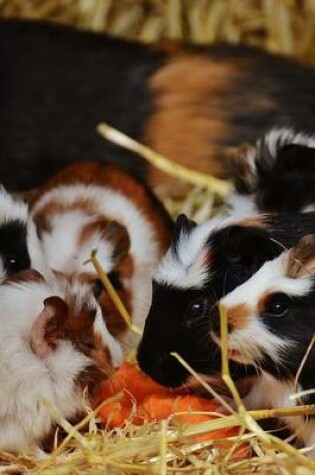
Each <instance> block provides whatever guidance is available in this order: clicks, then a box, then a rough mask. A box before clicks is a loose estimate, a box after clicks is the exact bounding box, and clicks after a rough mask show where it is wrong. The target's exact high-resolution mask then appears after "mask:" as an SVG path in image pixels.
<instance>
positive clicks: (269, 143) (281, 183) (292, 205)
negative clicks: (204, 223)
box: [230, 128, 315, 213]
mask: <svg viewBox="0 0 315 475" xmlns="http://www.w3.org/2000/svg"><path fill="white" fill-rule="evenodd" d="M233 163H234V165H235V171H234V181H235V185H236V190H237V191H236V193H233V194H232V196H231V198H230V204H231V206H232V208H234V209H237V210H239V211H240V210H241V209H242V208H245V210H246V211H248V210H256V211H257V212H277V213H279V212H298V211H300V212H304V211H310V210H314V208H315V137H314V136H311V135H308V134H305V133H302V132H296V131H294V130H293V129H286V128H275V129H272V130H270V131H269V132H268V133H267V134H266V135H265V136H263V137H262V138H261V139H259V140H258V141H257V143H256V145H244V146H242V147H240V149H239V152H238V154H237V156H236V159H235V161H234V162H233Z"/></svg>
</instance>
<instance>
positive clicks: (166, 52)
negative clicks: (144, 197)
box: [0, 19, 315, 190]
mask: <svg viewBox="0 0 315 475" xmlns="http://www.w3.org/2000/svg"><path fill="white" fill-rule="evenodd" d="M0 45H1V47H0V62H1V75H0V81H1V89H2V97H1V108H0V122H1V130H0V156H1V163H0V176H1V180H2V181H3V183H4V184H5V185H6V186H7V187H8V189H10V190H13V189H17V190H22V189H25V190H27V189H30V188H35V187H37V186H39V185H40V184H41V183H42V182H43V181H44V180H45V179H47V178H48V177H49V176H51V175H52V174H53V173H55V172H56V171H57V170H58V169H60V168H61V167H63V166H66V165H68V164H70V163H71V162H74V161H81V160H83V161H84V160H86V157H93V158H94V159H95V160H98V161H103V160H104V161H105V162H109V161H111V162H112V163H115V164H116V165H120V166H123V167H124V168H125V169H126V170H128V171H129V172H132V173H134V174H136V175H137V176H138V177H139V176H141V177H142V178H143V177H145V176H146V175H148V179H149V181H150V183H151V184H156V183H160V182H161V180H162V179H163V180H166V179H167V177H166V176H165V175H161V172H158V171H157V170H156V169H155V168H154V167H146V165H145V163H144V161H143V160H142V159H140V158H139V157H137V156H136V155H135V154H132V153H131V152H127V151H126V150H124V149H122V148H120V147H117V146H114V145H112V144H110V143H109V142H107V141H105V140H103V139H102V138H101V137H99V136H98V135H97V134H96V131H95V128H96V126H97V124H98V123H99V122H101V121H106V122H108V123H110V124H111V125H113V126H114V127H116V128H118V129H119V130H121V131H122V132H124V133H126V134H128V135H130V136H131V137H133V138H135V139H137V140H139V141H140V142H143V143H145V144H146V145H148V146H150V147H151V148H152V149H153V150H156V151H157V152H159V153H162V154H164V155H165V156H167V157H169V158H171V159H173V160H175V161H176V162H178V163H180V164H182V165H186V166H189V167H191V168H195V169H198V170H199V171H203V172H205V173H210V174H212V175H216V176H221V177H227V176H231V173H232V170H231V169H230V152H231V147H232V148H234V147H236V146H238V145H239V144H240V143H243V142H254V141H255V140H256V139H258V138H259V137H261V136H262V135H263V134H264V133H265V130H267V129H269V128H270V127H273V126H274V125H279V126H298V127H299V128H301V130H304V129H305V130H308V129H309V127H310V124H312V123H313V119H314V109H315V73H314V68H313V67H311V66H309V67H308V66H305V65H302V64H301V63H299V62H297V61H294V60H293V59H289V58H285V57H283V56H279V55H273V54H270V53H266V52H263V51H261V50H260V49H255V48H252V47H247V46H240V45H227V44H214V45H208V46H200V45H199V46H192V45H179V44H174V45H171V44H168V45H167V46H166V45H164V46H163V45H161V46H160V47H159V46H157V45H154V46H151V45H145V44H141V43H138V42H132V41H126V40H122V39H117V38H110V37H108V36H106V35H105V34H99V33H98V34H96V33H91V32H87V31H82V30H75V29H74V28H71V27H69V26H61V25H56V24H52V23H43V22H34V21H22V20H8V19H1V22H0ZM38 45H40V48H39V47H38ZM284 78H285V80H284ZM17 170H18V173H17Z"/></svg>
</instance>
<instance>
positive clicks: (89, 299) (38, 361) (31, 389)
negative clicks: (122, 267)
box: [0, 269, 122, 456]
mask: <svg viewBox="0 0 315 475" xmlns="http://www.w3.org/2000/svg"><path fill="white" fill-rule="evenodd" d="M0 302H1V310H0V327H1V332H0V361H1V364H0V448H1V449H2V450H7V451H15V452H32V453H35V454H36V455H37V456H41V455H43V454H42V452H41V449H42V444H43V442H44V439H45V438H46V437H47V436H48V435H49V433H50V432H51V431H52V430H53V429H54V427H55V421H54V419H53V417H52V415H51V414H50V412H49V410H47V409H46V408H45V407H44V406H43V405H42V404H41V398H42V399H44V400H46V401H48V403H50V404H51V405H52V406H53V407H54V408H56V409H57V410H58V411H59V413H60V414H61V415H62V416H63V417H64V418H67V419H70V418H75V417H76V416H79V415H82V414H84V412H85V404H86V403H85V402H84V399H83V391H84V389H85V388H87V389H88V393H89V395H90V397H91V401H92V400H93V401H95V402H96V400H97V395H98V385H99V383H100V382H101V381H102V380H104V379H106V378H107V377H108V376H110V375H111V374H112V373H113V368H114V367H116V366H118V365H119V364H120V363H121V360H122V350H121V348H120V347H119V345H118V343H117V342H116V341H115V340H114V339H113V337H112V336H111V335H110V334H109V332H108V330H107V328H106V326H105V324H104V321H103V318H102V313H101V309H100V308H99V306H98V304H97V303H96V301H95V300H94V299H93V296H91V293H90V292H88V291H87V289H86V288H85V287H84V285H82V283H81V282H78V283H77V284H75V283H72V284H71V285H69V287H68V288H67V289H66V288H63V289H62V290H61V289H60V288H59V284H56V283H55V282H49V283H48V282H46V281H45V280H44V278H43V277H42V275H41V274H39V273H38V272H37V271H34V270H32V269H29V270H26V271H22V272H20V273H19V274H17V275H16V276H15V277H12V278H11V279H7V280H6V281H5V282H4V283H3V284H2V285H1V286H0Z"/></svg>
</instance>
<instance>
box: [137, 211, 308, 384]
mask: <svg viewBox="0 0 315 475" xmlns="http://www.w3.org/2000/svg"><path fill="white" fill-rule="evenodd" d="M312 232H313V233H315V214H314V213H305V214H291V215H274V216H261V217H259V216H257V217H252V218H248V219H242V220H238V219H236V218H235V217H228V218H215V219H213V220H210V221H208V222H206V223H204V224H201V225H199V226H196V225H195V224H194V223H192V222H191V221H189V220H188V219H187V218H185V217H184V216H180V217H179V218H178V219H177V222H176V224H175V231H174V235H173V242H172V245H171V247H170V248H169V250H168V252H167V254H166V256H165V257H164V259H163V260H162V261H161V263H160V264H159V266H158V267H157V270H156V271H155V273H154V276H153V297H152V304H151V308H150V311H149V314H148V317H147V319H146V322H145V328H144V333H143V337H142V341H141V342H140V345H139V348H138V361H139V365H140V367H141V369H142V370H143V371H144V372H145V373H147V374H148V375H149V376H151V377H152V378H153V379H155V380H156V381H157V382H159V383H160V384H163V385H165V386H173V387H176V386H180V385H181V384H183V383H185V382H187V380H188V378H189V373H188V372H187V371H186V369H185V368H183V367H182V366H181V365H180V364H179V363H178V362H177V361H176V360H175V358H173V357H172V356H170V353H171V352H177V353H179V354H180V355H181V356H182V357H183V358H184V359H185V360H186V361H187V362H188V363H189V364H190V365H191V366H192V367H193V368H194V369H195V370H196V371H198V372H199V373H202V374H204V375H208V376H210V375H212V376H213V375H215V376H217V375H218V373H219V372H220V370H221V354H220V351H219V349H218V347H217V345H215V344H214V343H213V342H212V341H211V337H210V319H209V312H210V309H211V308H212V306H213V305H214V304H215V303H216V302H217V301H218V300H219V299H220V298H222V297H223V296H224V295H226V294H228V293H229V292H231V291H232V290H234V289H235V288H236V287H238V286H239V285H241V284H243V283H244V282H245V281H246V280H247V279H248V278H250V277H251V276H252V275H253V274H254V273H255V272H256V271H257V269H259V268H260V267H261V265H262V264H264V263H265V262H266V261H268V260H272V259H274V258H275V257H276V256H278V255H279V254H281V253H282V252H283V248H284V247H292V246H293V245H295V244H296V243H297V241H298V240H299V238H300V237H302V236H303V235H306V234H309V233H312ZM232 366H233V365H232ZM251 371H252V369H250V368H244V367H242V366H241V365H236V367H234V368H232V372H233V376H234V377H235V378H238V377H241V376H242V377H243V376H246V375H247V374H249V373H251Z"/></svg>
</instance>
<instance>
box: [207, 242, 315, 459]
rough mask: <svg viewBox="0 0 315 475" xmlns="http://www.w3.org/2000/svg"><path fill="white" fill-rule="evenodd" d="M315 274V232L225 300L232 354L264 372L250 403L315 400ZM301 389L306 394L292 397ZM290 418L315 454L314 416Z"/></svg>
mask: <svg viewBox="0 0 315 475" xmlns="http://www.w3.org/2000/svg"><path fill="white" fill-rule="evenodd" d="M314 276H315V235H314V234H313V235H309V236H305V237H304V238H303V239H302V240H301V241H300V242H299V243H298V245H297V246H296V247H294V248H291V249H290V250H286V251H284V252H283V253H282V254H281V255H280V256H278V257H276V258H275V259H273V260H271V261H268V262H266V263H265V264H264V265H263V266H262V267H261V268H260V269H259V270H258V271H257V272H256V273H255V274H254V275H253V276H252V277H251V278H250V279H249V280H247V281H246V282H245V283H244V284H242V285H240V286H239V287H238V288H236V289H235V290H233V291H232V292H231V293H229V294H227V295H226V296H225V297H223V298H222V299H221V301H220V304H221V305H222V306H223V307H224V308H225V309H226V311H227V320H228V355H229V358H230V359H231V360H233V361H237V362H240V363H243V364H249V365H253V366H255V367H257V369H258V371H259V374H260V376H259V378H258V380H257V382H256V383H255V384H254V385H253V387H252V389H251V391H250V392H249V394H248V395H247V396H246V398H245V404H246V406H247V408H250V409H262V408H266V407H272V408H281V407H288V406H294V405H299V404H313V405H314V404H315V394H314V389H315V374H314V368H315V348H314V345H311V341H312V338H313V336H314V334H315V283H314V282H315V281H314ZM218 314H219V312H218V307H217V306H216V307H214V308H213V310H212V312H211V316H210V319H211V329H212V330H211V336H212V339H213V341H215V342H216V343H217V344H218V345H220V322H219V315H218ZM309 390H311V392H310V393H309V394H307V391H309ZM304 391H306V394H305V395H303V392H304ZM297 393H301V396H300V397H298V398H294V399H292V396H294V394H297ZM286 423H287V425H288V426H289V427H290V428H291V429H292V430H294V431H295V432H296V434H297V436H298V438H299V439H300V440H301V441H303V442H304V444H305V445H307V446H313V450H312V452H311V455H312V456H313V457H314V456H315V449H314V444H315V419H314V416H310V417H290V418H289V417H288V418H287V419H286Z"/></svg>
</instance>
